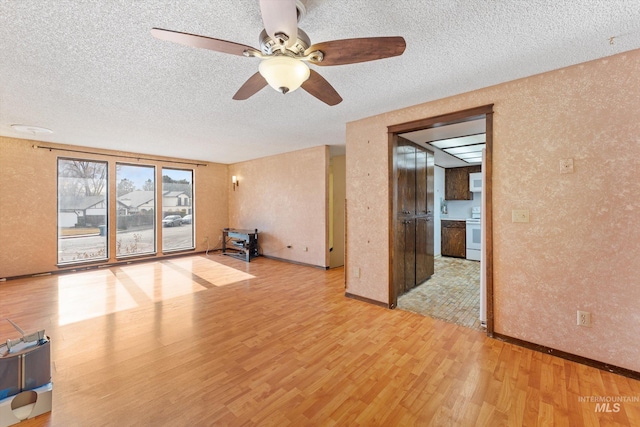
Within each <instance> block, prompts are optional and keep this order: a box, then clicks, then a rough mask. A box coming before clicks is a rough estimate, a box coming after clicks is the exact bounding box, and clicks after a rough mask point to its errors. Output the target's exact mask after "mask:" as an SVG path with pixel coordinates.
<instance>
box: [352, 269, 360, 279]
mask: <svg viewBox="0 0 640 427" xmlns="http://www.w3.org/2000/svg"><path fill="white" fill-rule="evenodd" d="M353 277H355V278H360V267H356V268H354V269H353Z"/></svg>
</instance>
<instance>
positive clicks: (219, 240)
mask: <svg viewBox="0 0 640 427" xmlns="http://www.w3.org/2000/svg"><path fill="white" fill-rule="evenodd" d="M218 242H222V234H221V235H219V236H218Z"/></svg>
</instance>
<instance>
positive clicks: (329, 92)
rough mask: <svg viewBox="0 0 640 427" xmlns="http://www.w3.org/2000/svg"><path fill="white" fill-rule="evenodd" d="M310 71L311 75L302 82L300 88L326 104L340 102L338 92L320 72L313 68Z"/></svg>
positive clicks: (340, 98) (332, 104)
mask: <svg viewBox="0 0 640 427" xmlns="http://www.w3.org/2000/svg"><path fill="white" fill-rule="evenodd" d="M310 71H311V75H310V76H309V79H307V81H305V82H304V83H302V86H301V87H302V89H304V90H306V91H307V92H309V93H310V94H311V95H313V96H315V97H316V98H318V99H319V100H320V101H322V102H324V103H325V104H327V105H331V106H334V105H337V104H340V103H341V102H342V97H341V96H340V95H338V92H336V90H335V89H334V88H333V86H331V84H329V82H328V81H326V80H325V79H324V77H322V76H321V75H320V74H318V73H316V72H315V71H313V70H310Z"/></svg>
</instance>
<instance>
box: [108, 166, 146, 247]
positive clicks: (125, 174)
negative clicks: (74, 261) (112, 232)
mask: <svg viewBox="0 0 640 427" xmlns="http://www.w3.org/2000/svg"><path fill="white" fill-rule="evenodd" d="M155 182H156V168H155V167H153V166H138V165H127V164H121V163H118V164H117V165H116V183H117V184H116V193H117V195H116V201H117V206H118V207H117V210H116V212H117V218H116V256H117V257H123V256H127V255H142V254H151V253H155V252H156V229H155V222H156V184H155Z"/></svg>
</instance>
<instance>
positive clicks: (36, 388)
mask: <svg viewBox="0 0 640 427" xmlns="http://www.w3.org/2000/svg"><path fill="white" fill-rule="evenodd" d="M7 320H9V319H7ZM9 322H10V323H11V324H12V325H13V326H14V327H15V328H16V330H17V331H18V332H20V334H21V335H22V336H21V337H20V338H18V339H13V340H12V339H8V340H7V342H6V344H0V427H7V426H11V425H14V424H17V423H19V422H20V421H22V420H25V419H27V418H33V417H35V416H38V415H40V414H44V413H45V412H49V411H51V403H52V395H53V386H52V384H51V342H50V340H49V338H48V337H47V336H46V335H45V334H44V330H41V331H37V332H34V333H32V334H28V335H27V334H25V333H24V331H23V330H22V329H20V327H19V326H18V325H16V324H15V323H13V322H11V321H10V320H9Z"/></svg>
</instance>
